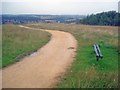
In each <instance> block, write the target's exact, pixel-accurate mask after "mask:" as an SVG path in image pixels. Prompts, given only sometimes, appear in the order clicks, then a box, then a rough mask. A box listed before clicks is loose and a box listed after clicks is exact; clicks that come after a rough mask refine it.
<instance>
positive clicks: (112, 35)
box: [27, 24, 120, 88]
mask: <svg viewBox="0 0 120 90" xmlns="http://www.w3.org/2000/svg"><path fill="white" fill-rule="evenodd" d="M27 26H30V27H36V28H43V29H52V30H61V31H66V32H70V33H71V34H73V35H74V37H75V38H76V39H77V41H78V48H77V51H76V52H77V55H76V58H75V60H74V62H73V64H72V66H71V68H70V69H69V70H68V71H67V73H66V74H65V75H64V77H62V80H61V81H60V82H59V84H58V85H57V86H56V87H59V88H80V87H81V88H94V87H96V88H99V87H100V88H111V87H114V88H116V87H118V52H120V51H119V50H118V28H117V27H110V26H89V25H76V24H35V25H27ZM95 43H98V44H100V48H101V51H102V53H103V56H104V57H103V59H102V60H100V61H98V62H97V61H96V57H95V53H94V50H93V47H92V46H93V44H95Z"/></svg>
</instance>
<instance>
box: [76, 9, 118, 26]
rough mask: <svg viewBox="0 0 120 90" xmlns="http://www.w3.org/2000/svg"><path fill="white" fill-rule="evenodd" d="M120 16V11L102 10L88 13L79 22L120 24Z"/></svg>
mask: <svg viewBox="0 0 120 90" xmlns="http://www.w3.org/2000/svg"><path fill="white" fill-rule="evenodd" d="M119 16H120V13H117V12H116V11H109V12H102V13H98V14H92V15H88V16H87V17H86V18H84V19H81V20H80V21H79V22H78V23H81V24H89V25H108V26H119V25H120V18H118V17H119Z"/></svg>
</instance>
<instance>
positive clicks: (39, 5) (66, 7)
mask: <svg viewBox="0 0 120 90" xmlns="http://www.w3.org/2000/svg"><path fill="white" fill-rule="evenodd" d="M118 1H119V0H21V1H20V0H2V2H1V4H2V14H51V15H88V14H93V13H94V14H96V13H99V12H103V11H104V12H105V11H111V10H115V11H118ZM1 4H0V5H1Z"/></svg>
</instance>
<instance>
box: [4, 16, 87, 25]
mask: <svg viewBox="0 0 120 90" xmlns="http://www.w3.org/2000/svg"><path fill="white" fill-rule="evenodd" d="M84 17H85V16H83V15H32V14H28V15H2V24H9V23H13V24H24V23H76V22H78V21H79V20H80V19H82V18H84Z"/></svg>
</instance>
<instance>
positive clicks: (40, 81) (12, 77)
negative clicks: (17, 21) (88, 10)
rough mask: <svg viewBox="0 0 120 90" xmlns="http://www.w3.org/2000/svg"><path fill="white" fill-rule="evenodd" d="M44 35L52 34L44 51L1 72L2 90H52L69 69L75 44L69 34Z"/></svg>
mask: <svg viewBox="0 0 120 90" xmlns="http://www.w3.org/2000/svg"><path fill="white" fill-rule="evenodd" d="M20 27H22V28H28V29H33V30H40V29H35V28H29V27H25V26H20ZM45 31H47V32H49V33H51V34H52V38H51V40H50V41H49V42H48V43H47V44H46V45H45V46H44V47H42V48H41V49H39V50H38V51H37V52H35V53H33V54H32V55H30V56H27V57H25V58H23V59H22V60H21V61H20V62H17V63H16V64H13V65H11V66H9V67H6V68H4V69H3V70H2V75H3V83H2V84H3V88H52V87H54V86H55V85H56V84H57V82H58V81H59V79H60V77H61V76H62V75H63V74H64V72H65V71H66V69H67V68H68V67H69V66H70V65H71V63H72V61H73V57H74V56H75V50H76V45H77V44H76V40H75V38H74V37H73V36H72V35H71V34H70V33H67V32H62V31H55V30H45Z"/></svg>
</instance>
